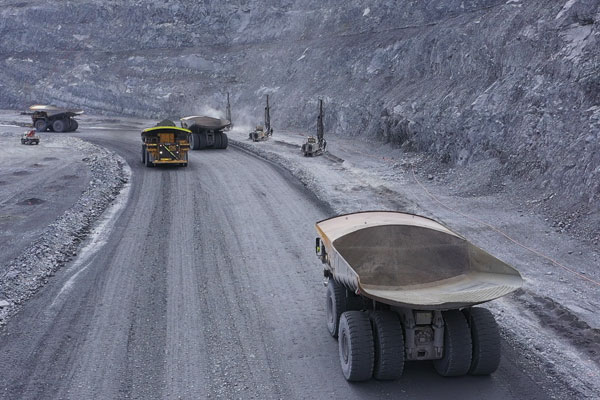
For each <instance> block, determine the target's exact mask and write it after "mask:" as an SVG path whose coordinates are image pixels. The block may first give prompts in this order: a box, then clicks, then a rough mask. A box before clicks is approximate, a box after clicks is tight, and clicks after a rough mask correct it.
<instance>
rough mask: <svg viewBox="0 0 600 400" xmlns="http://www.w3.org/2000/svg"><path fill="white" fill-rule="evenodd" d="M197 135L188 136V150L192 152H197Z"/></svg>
mask: <svg viewBox="0 0 600 400" xmlns="http://www.w3.org/2000/svg"><path fill="white" fill-rule="evenodd" d="M198 144H199V143H198V134H197V133H192V134H191V135H190V149H192V150H198Z"/></svg>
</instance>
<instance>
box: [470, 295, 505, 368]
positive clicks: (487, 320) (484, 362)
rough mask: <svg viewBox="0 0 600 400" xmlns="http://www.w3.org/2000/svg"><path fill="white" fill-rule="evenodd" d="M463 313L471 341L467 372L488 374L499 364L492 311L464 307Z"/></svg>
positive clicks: (498, 338) (497, 342) (497, 337)
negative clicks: (469, 329)
mask: <svg viewBox="0 0 600 400" xmlns="http://www.w3.org/2000/svg"><path fill="white" fill-rule="evenodd" d="M463 314H464V315H465V317H466V318H467V322H468V323H469V327H470V328H471V340H472V341H473V360H472V361H471V367H470V368H469V373H470V374H471V375H489V374H491V373H492V372H494V371H496V370H497V369H498V366H499V365H500V353H501V351H500V333H499V332H498V324H497V323H496V320H495V319H494V316H493V315H492V313H491V312H490V311H489V310H488V309H486V308H479V307H473V308H469V309H464V310H463Z"/></svg>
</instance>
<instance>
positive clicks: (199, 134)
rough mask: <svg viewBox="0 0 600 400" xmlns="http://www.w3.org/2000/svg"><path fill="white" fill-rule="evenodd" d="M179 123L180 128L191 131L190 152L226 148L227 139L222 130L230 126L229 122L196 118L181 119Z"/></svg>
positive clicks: (210, 118) (209, 118)
mask: <svg viewBox="0 0 600 400" xmlns="http://www.w3.org/2000/svg"><path fill="white" fill-rule="evenodd" d="M180 121H181V127H182V128H184V129H189V130H190V131H191V134H190V148H191V149H192V150H202V149H226V148H227V145H228V144H229V139H228V138H227V134H226V133H225V132H223V130H224V129H225V128H227V127H229V126H230V125H231V122H230V121H228V120H226V119H219V118H212V117H197V116H192V117H185V118H181V120H180Z"/></svg>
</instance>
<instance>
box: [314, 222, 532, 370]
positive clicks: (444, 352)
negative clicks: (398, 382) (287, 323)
mask: <svg viewBox="0 0 600 400" xmlns="http://www.w3.org/2000/svg"><path fill="white" fill-rule="evenodd" d="M316 228H317V231H318V233H319V237H318V238H317V240H316V251H317V256H318V257H319V258H320V259H321V261H322V262H323V263H324V264H325V267H324V273H325V277H326V286H327V296H326V310H327V328H328V330H329V333H330V334H331V336H333V337H334V338H337V339H338V349H339V358H340V363H341V366H342V372H343V374H344V377H345V378H346V379H347V380H348V381H364V380H368V379H370V378H371V377H374V378H375V379H379V380H393V379H397V378H399V377H400V376H401V375H402V372H403V369H404V362H405V360H406V361H414V360H433V365H434V367H435V369H436V371H437V372H438V373H439V374H440V375H442V376H459V375H465V374H472V375H488V374H491V373H492V372H494V371H495V370H496V369H497V368H498V365H499V363H500V336H499V333H498V327H497V324H496V321H495V319H494V317H493V315H492V314H491V313H490V312H489V311H488V310H487V309H485V308H481V307H473V306H474V305H476V304H480V303H484V302H487V301H490V300H493V299H496V298H498V297H501V296H504V295H506V294H508V293H510V292H512V291H514V290H516V289H518V288H519V287H521V285H522V284H523V281H522V279H521V275H520V274H519V273H518V272H517V270H515V269H514V268H512V267H511V266H509V265H507V264H505V263H504V262H502V261H500V260H498V259H497V258H495V257H493V256H491V255H490V254H488V253H486V252H485V251H483V250H482V249H480V248H478V247H476V246H474V245H473V244H471V243H469V242H468V241H467V240H466V239H465V238H463V237H461V236H459V235H458V234H456V233H454V232H452V231H450V230H449V229H448V228H446V227H445V226H443V225H441V224H439V223H438V222H435V221H433V220H430V219H428V218H424V217H420V216H417V215H411V214H404V213H399V212H387V211H385V212H384V211H381V212H378V211H375V212H359V213H355V214H348V215H342V216H338V217H334V218H330V219H326V220H324V221H321V222H318V223H317V224H316Z"/></svg>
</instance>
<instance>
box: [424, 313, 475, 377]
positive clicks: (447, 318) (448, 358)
mask: <svg viewBox="0 0 600 400" xmlns="http://www.w3.org/2000/svg"><path fill="white" fill-rule="evenodd" d="M442 316H443V317H444V355H443V356H442V358H441V359H439V360H434V361H433V366H434V367H435V370H436V371H437V373H438V374H440V375H442V376H459V375H465V374H466V373H467V372H469V368H470V367H471V353H472V347H471V332H470V329H469V324H467V319H466V318H465V316H464V315H463V313H462V312H460V311H459V310H449V311H445V312H444V313H442Z"/></svg>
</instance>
